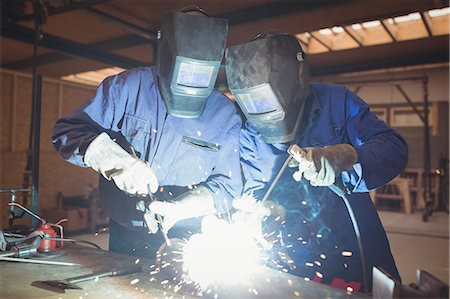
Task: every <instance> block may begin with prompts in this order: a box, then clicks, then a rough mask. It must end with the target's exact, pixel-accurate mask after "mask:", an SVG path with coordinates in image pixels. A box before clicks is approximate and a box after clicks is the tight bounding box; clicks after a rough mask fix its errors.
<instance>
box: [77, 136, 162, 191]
mask: <svg viewBox="0 0 450 299" xmlns="http://www.w3.org/2000/svg"><path fill="white" fill-rule="evenodd" d="M84 163H86V165H88V166H90V167H92V168H93V169H94V170H95V171H97V172H99V173H101V174H102V175H103V176H104V177H105V178H106V179H107V180H111V179H113V180H114V183H116V186H117V187H118V188H119V189H120V190H122V191H124V192H126V193H129V194H132V195H146V194H149V192H152V193H155V192H156V191H157V190H158V179H157V178H156V176H155V174H154V173H153V170H152V169H151V167H150V166H149V165H148V164H147V163H145V162H144V161H141V160H139V159H138V158H137V157H133V156H131V155H130V154H129V153H127V152H126V151H125V150H124V149H123V148H122V147H121V146H120V145H118V144H117V143H115V142H114V141H113V140H112V139H111V138H110V137H109V135H108V134H107V133H105V132H104V133H101V134H100V135H98V136H97V137H96V138H95V139H94V140H93V141H92V142H91V143H90V144H89V146H88V148H87V149H86V153H85V155H84Z"/></svg>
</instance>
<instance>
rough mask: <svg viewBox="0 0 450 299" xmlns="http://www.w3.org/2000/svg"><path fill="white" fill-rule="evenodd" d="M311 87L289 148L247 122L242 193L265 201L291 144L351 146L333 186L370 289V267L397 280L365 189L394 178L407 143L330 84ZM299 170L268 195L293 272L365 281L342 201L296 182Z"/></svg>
mask: <svg viewBox="0 0 450 299" xmlns="http://www.w3.org/2000/svg"><path fill="white" fill-rule="evenodd" d="M310 87H311V93H310V95H309V96H308V98H307V99H306V107H305V113H304V114H303V118H302V125H301V129H300V132H299V133H298V134H297V135H298V136H297V137H296V138H295V140H294V141H292V142H291V143H289V144H266V143H264V141H263V140H262V139H261V137H260V134H259V133H258V132H257V131H256V130H255V129H254V128H253V127H252V126H251V125H250V124H248V123H247V124H246V125H245V128H244V129H243V130H242V132H241V150H240V152H241V164H242V167H243V172H244V176H245V178H244V181H245V182H244V193H251V192H253V195H254V196H255V197H256V198H257V199H261V198H262V197H263V196H264V194H265V192H266V191H267V189H268V187H269V186H270V184H271V183H272V181H273V179H274V177H275V176H276V175H277V173H278V171H279V170H280V168H281V166H282V164H283V163H284V162H285V160H286V159H287V158H288V154H287V149H288V147H289V145H290V144H294V143H295V144H297V145H299V146H300V147H322V146H326V145H334V144H340V143H346V144H351V145H352V146H353V147H354V148H355V149H356V151H357V153H358V163H357V164H355V165H354V166H353V170H352V171H344V172H342V173H341V175H340V176H339V178H337V179H336V181H337V182H338V184H340V185H341V187H344V186H345V188H346V189H347V190H348V191H349V192H350V194H349V195H347V197H348V200H349V202H350V205H351V207H352V209H353V211H354V214H355V216H356V219H357V223H358V225H359V229H360V232H361V236H362V243H363V249H364V255H365V260H366V272H367V273H368V277H369V279H368V280H369V281H368V285H369V288H370V289H371V281H372V267H373V266H377V267H380V268H383V269H384V270H385V271H387V272H389V273H390V274H391V275H392V276H393V277H394V278H396V279H399V280H400V276H399V273H398V271H397V267H396V265H395V262H394V258H393V256H392V254H391V251H390V247H389V243H388V239H387V237H386V233H385V231H384V228H383V226H382V223H381V222H380V219H379V217H378V214H377V212H376V209H375V207H374V205H373V203H372V201H371V199H370V196H369V193H368V192H369V190H371V189H374V188H377V187H378V186H380V185H383V184H385V183H387V182H388V181H390V180H391V179H393V178H394V177H395V176H396V175H398V173H399V172H400V171H401V170H402V169H403V168H404V167H405V165H406V163H407V157H408V153H407V152H408V147H407V144H406V143H405V141H404V140H403V139H402V137H401V136H400V135H399V134H398V133H397V132H395V131H394V130H393V129H391V128H389V127H388V126H387V125H386V124H385V123H384V122H382V121H381V120H379V119H378V118H377V117H376V116H375V115H374V114H373V113H371V112H370V111H369V107H368V105H367V104H366V103H365V102H364V101H363V100H361V99H360V98H359V97H358V96H357V95H355V94H354V93H352V92H351V91H349V90H348V89H347V88H345V87H343V86H339V85H332V84H311V85H310ZM296 170H298V167H297V168H289V167H288V168H287V169H286V170H285V171H284V173H283V175H282V177H281V178H280V180H279V181H278V183H277V185H276V186H275V188H274V189H273V192H272V193H271V195H270V197H269V198H268V199H269V200H270V201H273V202H275V203H278V204H280V205H281V206H283V207H284V209H285V210H286V218H285V220H286V221H285V223H284V225H283V226H282V228H281V231H282V241H281V243H282V245H283V248H284V250H285V252H287V253H288V255H289V256H290V257H291V258H292V259H293V261H294V262H295V265H296V269H295V270H291V272H292V273H293V274H295V275H298V276H302V277H308V278H310V279H311V280H313V279H314V280H317V281H322V282H323V283H326V284H332V285H335V286H337V285H339V283H338V281H337V280H339V279H344V280H345V281H346V282H347V283H351V282H356V285H359V284H362V281H363V278H362V277H363V275H362V270H361V263H360V254H359V251H358V245H357V239H356V237H355V232H354V229H353V226H352V223H351V220H350V216H349V213H348V211H347V209H346V207H345V205H344V202H343V200H342V199H341V198H340V197H338V196H337V195H336V194H334V193H333V192H332V191H331V190H330V189H329V188H328V187H313V186H311V185H310V184H309V182H308V181H307V180H305V179H302V180H301V181H300V182H297V181H295V180H294V179H293V178H292V174H293V173H294V172H295V171H296ZM348 255H351V256H348ZM335 279H337V280H335ZM333 280H334V281H333ZM353 285H354V284H353ZM356 288H357V287H356ZM355 291H356V290H355ZM365 291H370V290H365Z"/></svg>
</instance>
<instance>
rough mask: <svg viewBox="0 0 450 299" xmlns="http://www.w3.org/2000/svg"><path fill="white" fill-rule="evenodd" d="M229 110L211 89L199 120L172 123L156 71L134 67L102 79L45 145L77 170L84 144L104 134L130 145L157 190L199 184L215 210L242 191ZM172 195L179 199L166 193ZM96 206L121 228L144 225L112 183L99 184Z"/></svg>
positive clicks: (237, 123) (235, 126)
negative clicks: (210, 196)
mask: <svg viewBox="0 0 450 299" xmlns="http://www.w3.org/2000/svg"><path fill="white" fill-rule="evenodd" d="M241 126H242V121H241V117H240V116H239V114H238V112H237V109H236V106H235V105H234V104H233V103H232V102H231V101H230V100H229V99H228V98H227V97H225V96H224V95H223V94H221V93H219V92H218V91H213V92H212V94H211V95H210V96H209V98H208V100H207V103H206V107H205V110H204V112H203V114H202V115H201V116H200V117H198V118H178V117H174V116H171V115H169V114H168V113H167V110H166V106H165V104H164V101H163V99H162V97H161V94H160V90H159V88H158V84H157V76H156V75H155V71H154V69H153V68H150V67H139V68H136V69H132V70H128V71H125V72H123V73H121V74H118V75H115V76H111V77H108V78H107V79H105V80H104V81H103V82H102V84H101V85H100V86H99V87H98V89H97V92H96V94H95V96H94V97H93V98H92V99H91V100H89V101H88V102H86V103H85V104H84V105H82V106H81V107H79V108H78V109H76V110H75V111H74V112H72V113H71V114H70V115H68V116H66V117H63V118H61V119H59V120H58V121H57V123H56V125H55V127H54V131H53V136H52V142H53V144H54V146H55V148H56V150H57V151H58V152H59V154H60V155H61V156H62V157H63V158H64V159H66V160H67V161H69V162H71V163H72V164H75V165H77V166H80V167H87V165H86V164H85V163H84V161H83V157H84V153H85V151H86V148H87V147H88V145H89V143H90V142H91V141H92V140H93V139H94V138H96V137H97V136H98V135H99V134H100V133H102V132H107V133H108V134H109V135H110V136H111V138H115V139H116V140H117V142H118V143H119V144H121V146H122V147H123V148H124V149H126V150H128V151H130V146H131V147H133V149H134V151H135V152H136V154H137V155H138V157H140V159H141V160H143V161H146V162H148V163H149V164H150V166H151V168H152V170H153V171H154V173H155V174H156V177H157V178H158V181H159V185H160V186H170V187H173V186H175V187H185V188H178V190H180V189H181V190H184V191H187V190H188V189H189V188H192V186H194V185H197V184H203V185H204V186H206V187H207V188H208V189H209V190H210V191H211V192H212V193H213V195H214V200H215V206H216V209H217V210H218V211H219V212H222V213H223V212H224V211H227V210H228V208H229V207H230V202H231V200H232V199H233V198H234V197H235V196H237V195H239V194H240V193H241V192H242V177H241V172H240V165H239V131H240V129H241ZM168 193H169V195H170V196H173V197H175V196H176V195H178V194H172V193H171V192H168ZM100 196H101V199H102V206H103V207H104V208H105V209H106V210H107V211H108V212H109V215H110V217H111V218H112V219H113V220H114V221H115V222H118V223H120V224H121V225H122V226H125V227H129V228H131V227H141V228H142V227H143V218H142V213H141V212H139V211H137V210H136V201H137V200H138V199H137V198H135V197H130V196H128V195H126V194H125V193H124V192H122V191H120V190H119V189H118V188H117V187H116V186H115V184H114V182H113V181H111V182H109V181H107V180H105V179H104V178H103V177H101V178H100Z"/></svg>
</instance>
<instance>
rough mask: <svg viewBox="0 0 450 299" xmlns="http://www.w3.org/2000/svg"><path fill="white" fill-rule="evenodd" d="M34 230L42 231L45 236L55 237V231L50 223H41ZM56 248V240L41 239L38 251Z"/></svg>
mask: <svg viewBox="0 0 450 299" xmlns="http://www.w3.org/2000/svg"><path fill="white" fill-rule="evenodd" d="M36 231H38V232H43V233H44V234H45V238H56V231H55V230H54V229H53V228H52V227H51V224H47V223H46V224H41V226H39V227H38V228H37V229H36ZM55 249H56V241H54V240H46V239H43V240H42V241H41V244H40V245H39V248H38V252H49V251H52V250H55Z"/></svg>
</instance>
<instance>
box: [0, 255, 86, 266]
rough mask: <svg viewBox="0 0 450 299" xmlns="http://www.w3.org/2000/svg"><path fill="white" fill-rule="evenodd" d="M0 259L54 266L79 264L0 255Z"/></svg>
mask: <svg viewBox="0 0 450 299" xmlns="http://www.w3.org/2000/svg"><path fill="white" fill-rule="evenodd" d="M0 261H6V262H22V263H31V264H45V265H56V266H81V265H80V264H75V263H66V262H57V261H47V260H37V259H23V258H17V257H6V256H5V257H3V256H2V257H0Z"/></svg>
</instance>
